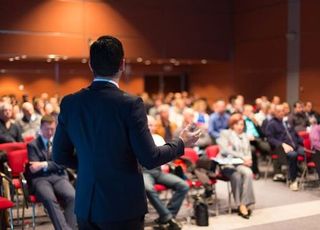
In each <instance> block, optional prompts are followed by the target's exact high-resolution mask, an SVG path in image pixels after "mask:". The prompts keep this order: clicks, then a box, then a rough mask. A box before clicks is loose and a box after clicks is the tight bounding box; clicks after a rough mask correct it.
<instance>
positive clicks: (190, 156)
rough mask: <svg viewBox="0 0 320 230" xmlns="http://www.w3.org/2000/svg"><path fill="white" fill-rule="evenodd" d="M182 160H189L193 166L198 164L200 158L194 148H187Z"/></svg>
mask: <svg viewBox="0 0 320 230" xmlns="http://www.w3.org/2000/svg"><path fill="white" fill-rule="evenodd" d="M180 158H182V159H187V160H189V161H191V162H192V164H196V163H197V161H198V160H199V156H198V154H197V152H196V151H195V150H193V149H192V148H185V149H184V154H183V155H182V156H181V157H180Z"/></svg>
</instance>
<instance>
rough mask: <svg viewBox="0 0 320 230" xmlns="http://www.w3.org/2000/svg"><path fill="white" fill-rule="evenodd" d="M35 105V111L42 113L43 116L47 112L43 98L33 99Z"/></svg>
mask: <svg viewBox="0 0 320 230" xmlns="http://www.w3.org/2000/svg"><path fill="white" fill-rule="evenodd" d="M33 107H34V111H35V112H36V113H37V114H38V115H40V116H43V115H44V114H45V112H44V102H43V100H42V99H41V98H39V97H36V98H34V99H33Z"/></svg>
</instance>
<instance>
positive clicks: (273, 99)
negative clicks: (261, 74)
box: [271, 96, 281, 105]
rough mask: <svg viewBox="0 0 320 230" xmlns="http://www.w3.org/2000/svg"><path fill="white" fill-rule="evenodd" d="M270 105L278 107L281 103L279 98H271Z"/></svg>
mask: <svg viewBox="0 0 320 230" xmlns="http://www.w3.org/2000/svg"><path fill="white" fill-rule="evenodd" d="M271 103H272V104H274V105H280V103H281V99H280V97H279V96H273V98H272V101H271Z"/></svg>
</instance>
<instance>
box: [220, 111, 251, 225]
mask: <svg viewBox="0 0 320 230" xmlns="http://www.w3.org/2000/svg"><path fill="white" fill-rule="evenodd" d="M229 127H230V128H229V129H228V130H223V131H221V133H220V137H219V138H218V140H217V142H218V144H219V146H220V154H221V156H222V157H228V158H230V157H231V158H241V159H242V160H243V164H237V165H225V166H223V167H222V174H223V175H225V176H226V177H228V178H229V179H230V182H231V188H232V193H233V197H234V200H235V203H236V205H237V207H238V212H239V215H240V216H242V217H243V218H246V219H248V218H249V216H250V214H251V211H250V209H249V206H250V205H253V204H254V203H255V196H254V191H253V184H252V178H253V175H252V171H251V169H250V167H251V165H252V158H251V148H250V142H249V139H248V138H247V135H246V134H245V133H244V120H243V118H242V115H241V114H233V115H231V117H230V120H229Z"/></svg>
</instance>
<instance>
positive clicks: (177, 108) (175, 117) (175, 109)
mask: <svg viewBox="0 0 320 230" xmlns="http://www.w3.org/2000/svg"><path fill="white" fill-rule="evenodd" d="M184 108H185V104H184V100H183V99H182V98H181V94H176V99H174V101H173V102H172V106H171V108H170V110H169V119H170V121H172V122H173V123H175V124H176V125H177V127H181V126H182V122H183V116H182V112H183V110H184Z"/></svg>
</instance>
